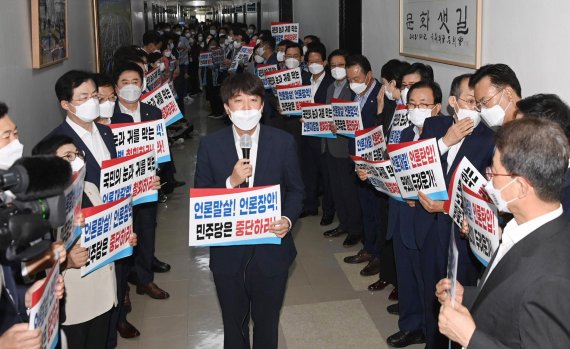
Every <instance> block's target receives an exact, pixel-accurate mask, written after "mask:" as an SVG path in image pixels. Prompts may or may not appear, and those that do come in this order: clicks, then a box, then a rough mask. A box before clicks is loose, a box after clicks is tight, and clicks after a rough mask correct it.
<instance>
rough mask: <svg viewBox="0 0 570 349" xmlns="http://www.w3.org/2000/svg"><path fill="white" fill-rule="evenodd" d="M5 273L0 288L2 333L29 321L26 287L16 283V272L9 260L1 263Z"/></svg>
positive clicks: (0, 330)
mask: <svg viewBox="0 0 570 349" xmlns="http://www.w3.org/2000/svg"><path fill="white" fill-rule="evenodd" d="M0 268H2V272H3V273H4V284H3V285H2V288H1V289H0V291H1V293H0V335H2V334H3V333H4V332H6V331H7V330H8V329H10V327H12V326H14V325H16V324H19V323H22V322H27V321H28V315H27V314H26V306H25V305H24V296H25V293H26V287H25V286H23V285H18V284H16V281H15V280H14V272H13V271H12V267H11V266H10V264H9V263H8V262H5V261H2V264H1V265H0Z"/></svg>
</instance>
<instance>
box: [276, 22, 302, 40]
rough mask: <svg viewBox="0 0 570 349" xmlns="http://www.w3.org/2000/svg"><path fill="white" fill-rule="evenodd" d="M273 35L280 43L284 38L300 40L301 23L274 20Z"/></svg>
mask: <svg viewBox="0 0 570 349" xmlns="http://www.w3.org/2000/svg"><path fill="white" fill-rule="evenodd" d="M271 36H273V37H274V38H275V42H276V43H277V44H279V43H280V42H281V41H283V40H291V41H293V42H298V41H299V23H286V22H272V23H271Z"/></svg>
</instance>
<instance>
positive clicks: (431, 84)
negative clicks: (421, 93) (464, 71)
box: [408, 80, 443, 104]
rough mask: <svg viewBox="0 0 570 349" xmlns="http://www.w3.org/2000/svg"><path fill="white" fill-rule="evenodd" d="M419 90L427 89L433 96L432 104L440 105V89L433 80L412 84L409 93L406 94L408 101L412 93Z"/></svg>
mask: <svg viewBox="0 0 570 349" xmlns="http://www.w3.org/2000/svg"><path fill="white" fill-rule="evenodd" d="M419 88H429V89H430V90H431V92H432V94H433V102H434V103H435V104H441V101H442V99H443V97H442V92H441V87H439V84H438V83H437V82H435V81H433V80H421V81H419V82H416V83H415V84H413V85H412V87H410V91H409V92H408V100H409V99H410V96H411V95H412V92H413V91H415V90H417V89H419Z"/></svg>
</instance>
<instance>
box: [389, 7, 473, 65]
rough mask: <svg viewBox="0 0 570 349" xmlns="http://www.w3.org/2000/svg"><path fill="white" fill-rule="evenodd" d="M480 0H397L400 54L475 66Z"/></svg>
mask: <svg viewBox="0 0 570 349" xmlns="http://www.w3.org/2000/svg"><path fill="white" fill-rule="evenodd" d="M482 2H483V0H400V54H401V55H402V56H408V57H413V58H419V59H426V60H430V61H434V62H440V63H445V64H452V65H457V66H461V67H466V68H473V69H477V68H479V66H480V65H481V17H482Z"/></svg>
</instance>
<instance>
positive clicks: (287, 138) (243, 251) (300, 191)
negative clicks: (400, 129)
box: [194, 125, 305, 276]
mask: <svg viewBox="0 0 570 349" xmlns="http://www.w3.org/2000/svg"><path fill="white" fill-rule="evenodd" d="M259 127H261V128H260V130H259V146H258V149H257V163H256V165H255V178H254V181H255V182H254V185H255V186H256V187H258V186H266V185H275V184H279V185H280V186H281V214H282V215H283V216H286V217H287V218H289V219H290V220H291V223H292V224H293V225H294V224H295V222H296V220H297V218H298V217H299V214H300V213H301V209H302V206H303V196H304V191H305V188H304V185H303V180H302V177H301V171H300V169H299V161H298V157H297V149H296V145H295V140H294V139H293V137H292V136H291V135H289V134H288V133H286V132H284V131H281V130H278V129H275V128H273V127H269V126H265V125H259ZM276 154H277V155H276ZM237 160H238V155H237V152H236V148H235V143H234V136H233V131H232V126H229V127H226V128H224V129H222V130H220V131H218V132H215V133H212V134H210V135H208V136H205V137H203V138H202V139H201V141H200V146H199V147H198V157H197V161H196V173H195V176H194V187H195V188H225V187H226V179H227V178H228V177H229V176H230V175H231V174H232V171H233V167H234V166H235V163H236V162H237ZM248 251H250V246H224V247H211V248H210V269H211V270H212V272H214V273H219V274H231V275H234V274H235V273H237V272H238V270H239V268H240V265H241V263H242V261H243V259H244V258H246V257H248V256H249V254H248ZM296 255H297V251H296V249H295V244H294V243H293V238H292V236H291V234H290V233H289V234H287V235H286V236H285V237H284V238H283V239H282V240H281V245H258V246H256V250H255V261H257V263H259V268H260V269H261V271H262V273H263V274H264V275H266V276H273V275H277V274H281V273H284V272H287V270H288V269H289V266H290V265H291V263H292V262H293V260H294V259H295V256H296Z"/></svg>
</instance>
